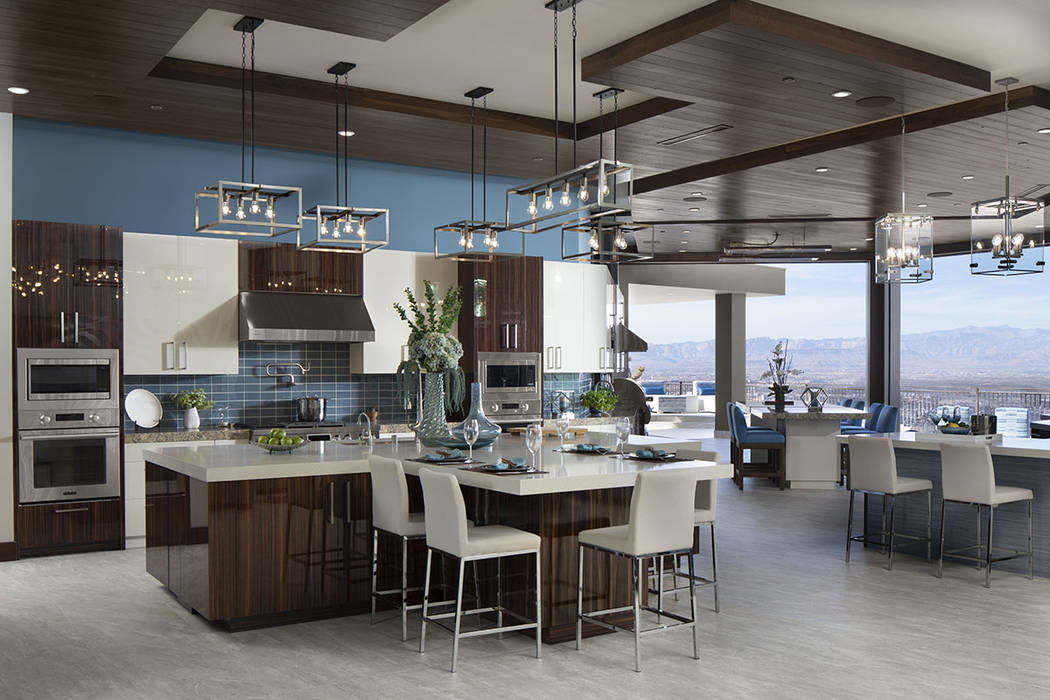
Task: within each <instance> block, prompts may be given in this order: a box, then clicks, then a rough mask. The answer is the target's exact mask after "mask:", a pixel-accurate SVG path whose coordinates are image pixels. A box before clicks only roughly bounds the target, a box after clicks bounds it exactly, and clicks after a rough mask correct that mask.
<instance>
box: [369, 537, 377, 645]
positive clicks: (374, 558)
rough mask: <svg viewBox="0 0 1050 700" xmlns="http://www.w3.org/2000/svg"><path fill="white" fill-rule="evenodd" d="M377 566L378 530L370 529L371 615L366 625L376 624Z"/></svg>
mask: <svg viewBox="0 0 1050 700" xmlns="http://www.w3.org/2000/svg"><path fill="white" fill-rule="evenodd" d="M378 566H379V530H377V529H375V528H372V614H371V615H369V617H368V623H369V624H371V625H374V624H375V623H376V568H377V567H378Z"/></svg>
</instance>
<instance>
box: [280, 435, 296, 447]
mask: <svg viewBox="0 0 1050 700" xmlns="http://www.w3.org/2000/svg"><path fill="white" fill-rule="evenodd" d="M281 444H282V445H284V446H285V447H288V446H289V445H294V444H295V441H294V440H292V438H290V437H286V438H281Z"/></svg>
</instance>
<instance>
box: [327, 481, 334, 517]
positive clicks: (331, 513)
mask: <svg viewBox="0 0 1050 700" xmlns="http://www.w3.org/2000/svg"><path fill="white" fill-rule="evenodd" d="M328 524H329V525H335V482H334V481H329V482H328Z"/></svg>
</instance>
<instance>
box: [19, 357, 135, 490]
mask: <svg viewBox="0 0 1050 700" xmlns="http://www.w3.org/2000/svg"><path fill="white" fill-rule="evenodd" d="M16 360H17V366H16V371H15V374H16V384H17V391H18V396H17V401H16V403H17V411H18V498H19V503H42V502H49V501H76V500H90V499H99V498H111V497H117V496H120V419H121V416H120V353H119V351H118V350H84V349H79V348H69V349H66V348H61V349H40V348H20V349H18V350H17V352H16Z"/></svg>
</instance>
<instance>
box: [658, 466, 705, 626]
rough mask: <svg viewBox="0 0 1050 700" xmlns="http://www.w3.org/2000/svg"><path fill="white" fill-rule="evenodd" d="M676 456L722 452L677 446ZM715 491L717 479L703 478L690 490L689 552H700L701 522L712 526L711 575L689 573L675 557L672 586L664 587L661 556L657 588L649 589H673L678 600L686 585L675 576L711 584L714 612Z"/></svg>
mask: <svg viewBox="0 0 1050 700" xmlns="http://www.w3.org/2000/svg"><path fill="white" fill-rule="evenodd" d="M677 454H678V456H679V457H684V458H686V459H696V460H702V461H705V462H718V461H720V460H721V456H720V455H719V454H718V453H717V452H701V451H688V450H679V451H678V452H677ZM717 491H718V482H717V481H714V480H711V479H705V480H703V481H697V482H696V490H695V491H694V494H693V525H694V527H695V529H696V530H697V533H696V543H697V548H696V550H694V551H692V552H690V553H689V556H690V557H693V556H696V555H697V554H699V553H700V548H699V545H700V533H699V530H700V528H701V526H703V525H710V526H711V578H705V577H704V576H699V575H696V574H695V572H694V574H692V575H690V574H689V572H688V571H682V569H681V563H680V561H679V557H677V556H676V557H675V558H674V567H673V569H672V570H671V577H672V578H671V581H672V583H671V588H670V589H667V590H664V589H663V587H662V586H663V559H660V571H659V572H658V574H657V576H658V578H657V581H658V584H657V588H658V590H656V591H653V590H650V591H649V592H650V593H656V594H657V595H660V596H662V595H663V594H664V593H674V594H675V600H678V591H680V590H682V589H684V588H685V586H679V585H678V579H679V578H683V579H685V580H686V581H693V582H694V583H696V584H697V585H698V586H711V588H712V590H713V591H714V596H715V612H716V613H717V612H718V550H717V549H716V548H715V503H716V500H715V496H716V494H717Z"/></svg>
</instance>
